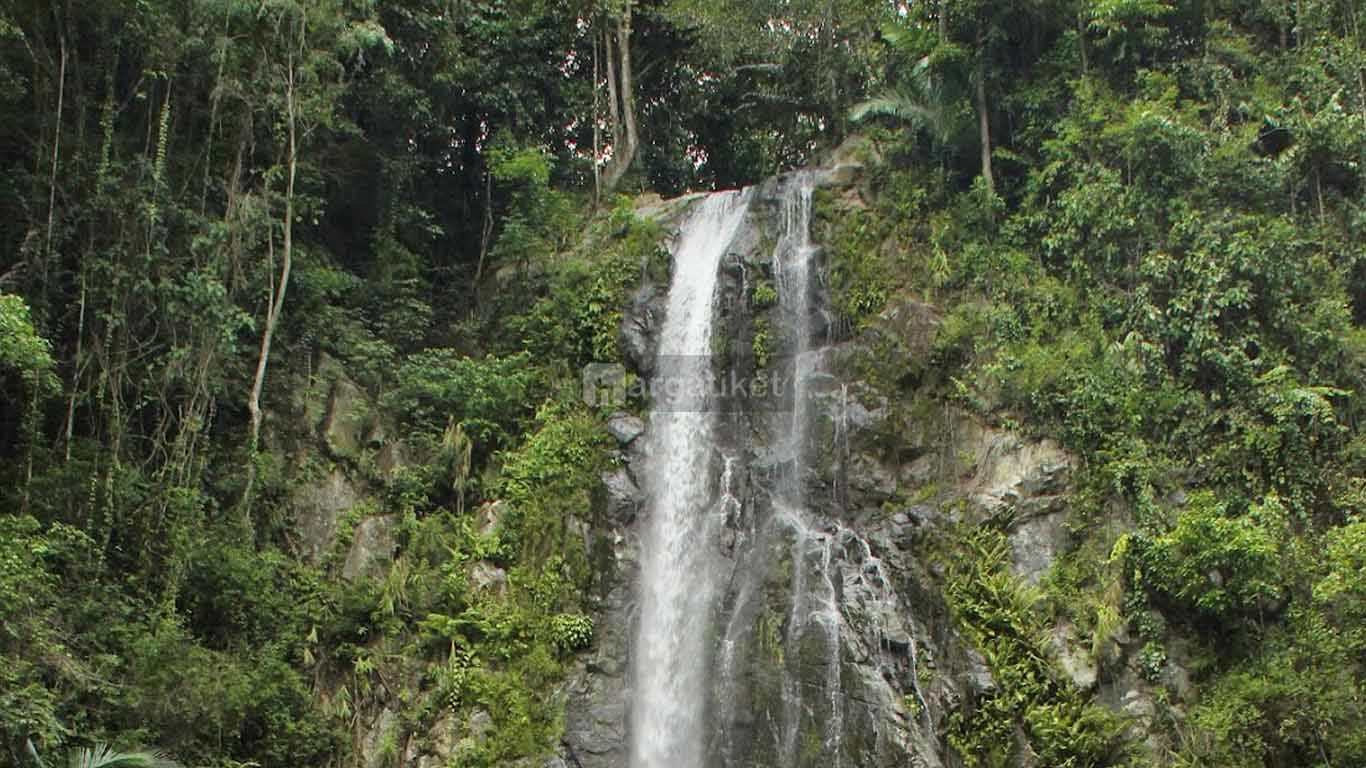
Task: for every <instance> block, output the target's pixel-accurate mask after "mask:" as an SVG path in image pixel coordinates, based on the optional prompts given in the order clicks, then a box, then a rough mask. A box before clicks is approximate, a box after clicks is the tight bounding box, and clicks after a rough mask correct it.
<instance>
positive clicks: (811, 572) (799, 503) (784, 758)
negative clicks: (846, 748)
mask: <svg viewBox="0 0 1366 768" xmlns="http://www.w3.org/2000/svg"><path fill="white" fill-rule="evenodd" d="M812 181H813V180H812V177H811V175H810V174H808V173H797V174H794V175H793V176H792V178H791V180H790V182H789V185H788V187H787V189H786V190H785V193H784V195H783V236H782V237H781V238H780V240H779V242H778V245H777V248H776V249H775V250H774V254H773V262H774V271H775V273H776V275H777V283H778V295H779V303H780V305H781V306H782V308H783V310H784V314H785V317H786V319H787V322H788V323H789V327H790V328H791V332H792V334H793V338H794V344H793V345H792V353H793V360H792V367H793V374H792V375H793V400H792V412H791V417H790V419H789V420H788V422H787V424H786V434H785V435H783V436H782V437H781V438H780V440H781V441H782V442H783V443H784V444H785V446H786V452H787V457H786V458H787V460H788V461H789V462H790V468H789V469H788V471H787V472H785V473H784V475H783V477H782V479H781V481H780V482H779V484H778V487H777V488H776V489H775V490H776V496H777V498H776V499H775V503H774V513H775V514H774V521H775V522H777V523H779V524H781V525H783V526H785V527H786V529H787V532H788V534H789V535H790V536H791V537H792V549H791V557H792V581H791V585H790V595H789V599H790V600H791V602H790V604H789V611H788V616H787V626H786V632H785V637H784V641H783V642H784V647H785V657H786V664H787V667H788V669H786V670H785V672H784V675H783V683H782V699H783V706H782V722H781V726H780V727H781V731H780V737H779V740H778V758H779V760H778V763H779V765H781V766H795V765H797V763H798V751H799V747H800V745H799V743H798V741H799V737H800V734H801V733H802V732H803V730H804V725H805V724H804V723H803V720H804V718H805V716H806V714H807V710H808V702H807V701H806V691H805V690H804V686H803V684H802V670H801V663H802V662H801V657H802V654H801V648H802V646H804V645H806V644H809V643H812V642H819V643H820V644H821V645H822V646H823V651H824V656H825V664H826V665H827V669H826V676H825V680H824V681H823V683H824V687H825V689H826V690H825V691H824V694H825V695H826V696H827V697H828V710H827V712H826V716H827V719H826V722H825V727H824V734H823V735H822V741H823V743H822V752H823V753H824V754H826V755H827V756H829V758H830V759H831V761H832V763H833V765H835V766H839V764H840V757H841V755H840V750H841V739H842V736H843V725H844V724H843V699H842V691H841V685H840V612H839V602H838V595H837V593H836V589H835V585H834V576H835V574H834V564H833V563H832V559H831V552H832V549H833V544H834V538H833V537H832V535H831V534H830V533H829V532H828V531H822V530H819V529H818V527H817V526H816V525H814V523H813V517H812V515H811V513H810V510H809V509H808V506H809V505H808V501H809V500H808V499H807V498H806V483H805V473H806V470H807V465H808V462H809V460H810V456H809V446H808V445H807V441H808V439H809V438H808V434H807V433H808V427H809V421H810V406H811V393H810V392H809V383H810V381H811V380H812V378H813V377H814V376H815V374H816V369H817V365H816V364H817V358H818V356H819V354H820V353H819V351H818V350H817V349H813V346H812V344H811V336H812V328H811V316H812V312H813V306H812V301H811V289H812V286H811V261H812V258H813V257H814V255H815V253H816V248H815V247H814V246H813V245H812V243H811V195H812V187H813V184H812ZM811 633H818V635H812V634H811Z"/></svg>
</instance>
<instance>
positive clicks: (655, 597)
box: [630, 192, 749, 768]
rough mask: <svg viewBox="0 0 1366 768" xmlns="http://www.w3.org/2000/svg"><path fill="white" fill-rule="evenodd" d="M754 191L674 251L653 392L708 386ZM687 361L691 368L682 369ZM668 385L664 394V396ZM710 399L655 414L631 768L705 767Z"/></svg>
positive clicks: (708, 214)
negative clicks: (726, 272) (726, 288)
mask: <svg viewBox="0 0 1366 768" xmlns="http://www.w3.org/2000/svg"><path fill="white" fill-rule="evenodd" d="M748 201H749V195H748V193H747V192H719V193H716V194H712V195H709V196H707V197H706V198H704V199H703V200H702V201H701V202H700V203H698V204H697V207H696V209H695V210H694V211H693V212H692V215H691V216H690V217H689V218H688V220H687V222H686V223H685V224H684V226H683V229H682V231H681V233H680V235H681V236H680V238H679V241H678V243H677V245H676V247H675V249H674V271H673V279H672V281H671V284H670V287H669V304H668V314H667V315H666V316H665V318H664V325H663V328H662V331H661V334H660V348H659V365H657V366H656V370H657V372H658V373H657V375H656V381H655V385H656V387H655V389H656V391H667V388H668V387H669V386H670V385H671V384H674V383H676V382H669V381H660V380H659V379H660V378H664V377H669V376H671V375H678V374H679V373H680V371H686V373H687V375H688V376H702V377H709V376H710V372H711V369H710V362H709V360H710V356H711V349H712V347H711V342H712V315H713V309H714V304H715V294H716V283H717V276H718V273H719V271H720V265H721V259H722V257H723V256H724V255H725V252H726V249H727V247H728V246H729V245H730V243H731V240H733V239H734V238H735V234H736V232H737V231H738V230H739V228H740V224H741V222H742V221H743V219H744V216H745V210H746V207H747V203H748ZM680 360H687V361H688V363H687V364H686V365H683V366H680V365H679V361H680ZM661 385H662V386H663V388H662V389H661ZM710 406H711V403H710V402H707V401H705V400H704V401H701V402H690V403H687V404H686V405H685V406H684V407H685V408H686V410H684V409H679V410H673V409H668V410H656V412H655V413H654V415H653V416H652V418H651V435H650V437H649V440H650V442H649V444H648V447H649V453H648V456H649V457H650V458H649V466H648V470H647V476H646V488H647V490H648V492H649V495H650V503H649V508H648V513H647V517H646V520H645V530H644V535H643V541H642V548H643V551H642V553H641V580H640V592H639V605H640V613H639V624H638V628H637V632H636V638H635V648H634V653H633V658H632V661H633V664H632V666H633V669H632V673H633V687H634V691H633V702H632V708H631V734H630V738H631V768H702V765H703V762H704V754H705V735H706V734H705V730H706V728H705V715H706V695H707V686H708V675H707V672H708V669H709V667H710V665H709V664H708V663H707V658H708V656H709V648H708V647H707V646H708V626H707V625H708V621H707V617H709V616H710V615H711V611H712V606H713V603H714V592H715V585H714V584H712V576H713V574H714V573H716V572H717V570H719V569H718V568H717V567H715V565H714V563H713V560H714V559H715V557H716V555H715V553H714V552H713V551H712V550H713V548H714V546H715V541H716V536H715V532H716V530H717V527H718V525H719V522H718V516H717V515H715V514H712V507H711V496H712V489H713V487H714V486H715V478H713V477H712V472H711V469H710V467H711V453H712V449H713V446H714V438H713V427H714V421H715V413H714V412H712V410H711V408H710Z"/></svg>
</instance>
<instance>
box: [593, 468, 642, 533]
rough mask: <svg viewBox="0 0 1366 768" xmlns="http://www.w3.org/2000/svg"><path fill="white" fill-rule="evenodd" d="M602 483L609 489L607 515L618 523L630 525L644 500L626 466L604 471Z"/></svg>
mask: <svg viewBox="0 0 1366 768" xmlns="http://www.w3.org/2000/svg"><path fill="white" fill-rule="evenodd" d="M602 484H603V487H604V488H606V489H607V516H608V518H609V519H610V520H612V522H614V523H616V524H618V525H630V524H631V522H632V521H633V520H635V517H636V513H637V511H638V510H639V509H640V503H641V500H642V496H641V492H640V489H639V488H637V487H636V483H635V481H634V480H632V479H631V474H630V473H629V472H627V471H626V469H625V468H620V469H617V470H615V471H612V472H604V473H602Z"/></svg>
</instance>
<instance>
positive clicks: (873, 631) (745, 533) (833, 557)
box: [562, 163, 1096, 768]
mask: <svg viewBox="0 0 1366 768" xmlns="http://www.w3.org/2000/svg"><path fill="white" fill-rule="evenodd" d="M811 178H813V179H814V182H815V183H816V184H817V185H818V186H825V187H827V188H833V190H834V192H835V194H836V195H838V196H839V197H840V199H842V200H844V201H846V202H847V204H852V205H857V204H858V199H857V198H858V189H859V183H860V182H859V168H858V166H857V165H855V164H848V163H846V164H841V165H838V166H836V167H834V168H833V169H825V170H818V171H815V172H814V173H813V176H812V177H811ZM797 183H798V182H797V177H796V176H793V175H787V176H782V177H777V178H775V179H770V180H769V181H767V182H765V183H764V184H763V185H761V186H760V187H759V188H758V189H757V190H756V193H755V194H754V195H753V196H752V203H751V207H750V211H749V214H748V220H747V222H746V224H745V226H744V228H743V230H742V232H741V234H740V235H739V236H738V237H737V238H736V240H735V241H734V242H733V243H732V245H731V249H730V254H729V255H728V257H727V258H726V259H725V261H724V263H723V267H722V282H721V284H720V287H719V288H718V294H719V295H718V298H717V308H716V312H717V313H718V318H717V328H718V335H719V336H720V338H719V339H718V340H717V343H716V344H715V346H716V364H717V365H718V366H720V367H721V368H723V373H724V375H733V376H736V377H739V378H740V379H741V380H746V379H753V378H754V377H756V376H761V375H763V374H765V373H770V372H773V371H775V370H779V369H782V368H783V366H784V365H787V368H786V370H787V372H788V373H791V371H792V369H794V368H798V367H800V366H796V365H795V364H792V362H791V361H790V360H787V358H785V357H784V355H786V354H788V353H791V352H793V351H796V350H801V349H810V350H812V352H811V353H810V357H811V360H810V361H808V365H807V366H806V369H805V370H804V372H803V373H802V375H803V376H805V377H806V378H805V379H804V381H805V391H806V393H807V402H808V407H805V408H802V409H800V412H799V417H800V418H804V419H805V420H806V423H805V424H804V429H803V430H802V432H803V433H804V434H805V435H806V436H807V443H808V445H807V448H806V458H805V461H803V462H796V463H794V462H793V461H792V460H791V457H790V456H789V455H787V454H785V453H784V450H783V446H782V445H781V440H782V437H783V435H784V429H783V428H782V423H783V420H784V419H791V418H792V415H791V413H790V411H789V410H785V409H784V407H777V408H765V407H759V406H756V405H755V404H754V403H753V402H748V403H747V402H744V401H739V400H737V401H734V402H724V403H722V404H721V406H722V407H721V410H722V411H723V412H722V413H721V414H720V415H719V416H718V423H719V425H720V426H719V429H718V440H717V443H718V444H717V445H716V446H714V450H713V463H714V465H715V475H716V477H717V478H718V481H717V489H716V494H717V495H718V497H719V496H720V495H721V494H730V495H731V496H732V497H733V498H734V500H735V503H734V505H733V507H732V509H731V511H730V512H729V513H728V515H727V520H726V523H725V527H724V532H723V534H722V535H721V536H720V538H719V540H718V541H716V542H715V543H714V546H715V548H716V550H717V551H718V553H720V554H721V555H723V556H724V558H725V562H726V563H727V568H728V569H729V572H728V573H726V574H723V575H722V577H721V579H720V581H721V583H723V584H728V585H729V586H728V587H727V588H726V590H725V594H724V598H723V599H722V600H721V602H720V603H719V604H718V605H717V606H716V607H715V615H714V616H713V617H712V622H711V624H712V626H713V627H714V628H715V634H716V637H715V640H714V643H713V650H712V654H713V655H712V657H711V658H708V659H703V660H699V663H706V664H709V665H711V668H712V670H713V677H714V685H713V695H712V697H711V700H710V701H709V703H708V706H709V718H710V720H711V722H712V723H713V725H714V728H713V734H714V735H713V737H712V741H711V743H710V745H709V758H708V764H709V765H715V766H741V765H743V766H775V768H776V767H777V766H818V765H819V766H829V765H836V766H850V767H852V766H859V767H863V766H868V767H870V768H871V767H873V766H905V765H914V766H952V765H957V764H958V761H957V758H956V757H955V756H954V754H953V752H952V751H951V750H950V749H949V748H948V746H947V744H946V741H945V733H946V727H947V719H948V717H949V715H950V714H951V713H952V712H954V711H956V710H959V709H960V708H964V707H968V708H970V707H972V706H973V703H974V702H975V701H977V700H978V699H979V698H980V697H981V696H982V695H984V694H986V693H988V692H990V691H993V690H994V688H995V685H996V684H995V682H994V681H993V679H992V676H991V673H990V671H989V669H988V667H987V665H986V663H985V662H984V660H983V658H982V656H981V655H980V654H979V653H978V652H977V651H976V650H974V649H973V648H971V647H970V646H969V645H968V644H966V643H965V642H964V641H963V639H962V638H960V637H959V636H958V635H957V633H956V632H955V631H954V629H953V624H952V621H951V620H950V617H949V615H948V610H947V607H946V605H945V602H944V599H943V597H942V596H941V594H940V591H939V587H940V583H941V579H940V578H939V576H940V574H936V573H935V572H934V569H933V568H932V567H931V566H930V564H929V558H928V553H929V551H930V548H931V547H932V546H933V543H934V541H935V538H936V536H937V535H938V533H939V532H940V531H942V530H943V529H944V528H945V527H946V526H950V525H953V524H955V523H958V522H964V521H967V522H972V521H978V520H982V519H985V518H988V517H992V516H1001V515H1009V516H1010V519H1011V520H1013V523H1012V535H1011V546H1012V553H1013V557H1014V566H1015V569H1016V573H1017V575H1018V576H1019V577H1020V578H1021V579H1023V580H1025V581H1029V582H1033V581H1037V580H1038V579H1039V578H1040V577H1041V576H1042V575H1043V573H1044V572H1046V571H1047V569H1048V568H1049V566H1050V565H1051V563H1052V562H1053V560H1054V558H1055V557H1056V556H1057V555H1058V553H1059V552H1060V551H1061V550H1062V549H1063V548H1064V547H1065V545H1066V532H1065V530H1064V528H1063V525H1062V521H1063V516H1064V515H1063V513H1064V500H1065V494H1066V492H1067V490H1068V483H1069V470H1070V468H1071V467H1072V465H1073V462H1074V459H1073V457H1070V456H1068V455H1067V454H1066V453H1064V452H1063V451H1061V450H1060V449H1059V448H1058V447H1057V446H1056V445H1054V444H1052V443H1050V442H1048V441H1043V442H1037V441H1031V440H1028V439H1025V438H1023V437H1021V436H1020V435H1017V434H1013V433H1011V432H1007V431H1003V430H1000V429H995V428H992V427H990V426H988V425H985V424H982V423H979V422H978V421H977V420H975V419H974V418H973V417H971V416H969V415H968V414H966V413H964V412H961V411H959V410H957V409H955V408H952V407H950V406H946V405H942V404H940V405H937V406H935V407H934V408H933V409H931V410H930V411H929V412H924V411H925V409H920V410H919V411H917V412H916V413H914V415H911V414H910V413H908V409H906V408H903V407H897V405H898V404H896V403H889V402H886V400H885V399H883V398H882V397H881V396H879V395H878V394H877V391H876V390H875V389H874V388H873V387H871V386H867V385H865V384H863V383H862V380H861V376H860V375H859V374H858V371H859V370H860V366H861V365H862V364H863V363H864V362H865V361H866V360H867V359H869V358H870V357H873V356H880V357H881V359H883V360H887V359H890V360H891V361H892V363H891V364H892V365H897V366H903V367H904V369H905V370H906V371H923V370H924V369H925V368H926V367H928V366H929V355H930V350H931V348H932V346H933V341H934V338H935V334H936V332H937V329H938V324H939V320H938V318H939V312H938V310H937V309H936V308H935V307H933V306H931V305H928V304H925V303H922V302H919V301H916V300H912V299H909V298H896V299H894V300H892V301H891V302H889V305H888V306H887V308H886V309H885V310H884V311H883V312H882V314H881V315H880V316H879V317H878V318H877V319H876V321H875V322H873V323H871V324H870V327H868V328H867V329H865V330H862V331H860V332H859V333H858V334H857V335H849V334H845V335H840V334H838V333H837V332H836V331H835V330H834V329H835V328H836V327H837V324H836V323H833V322H831V321H830V319H829V313H828V312H827V311H826V310H825V309H824V308H825V307H828V306H829V301H828V297H827V296H826V295H825V289H824V287H823V286H824V285H826V283H827V281H826V280H825V278H824V275H825V273H826V265H825V264H824V263H823V257H822V256H821V254H820V253H819V251H817V252H816V255H815V257H814V259H815V274H814V275H813V279H812V280H811V284H810V286H809V290H810V291H812V293H813V295H812V296H811V297H810V299H811V301H810V302H809V306H810V308H811V309H810V311H811V315H812V316H811V317H810V318H808V320H809V322H800V323H793V322H791V318H785V317H783V316H782V314H781V312H782V311H784V310H783V308H782V307H778V306H773V305H772V303H771V302H766V301H763V300H762V299H761V298H760V299H758V300H756V286H760V285H769V286H771V285H773V284H774V282H775V281H778V280H781V279H783V275H781V274H778V272H777V271H775V264H774V244H775V242H778V241H779V240H780V239H781V238H782V237H784V235H785V234H786V233H785V232H784V227H788V226H790V224H791V223H790V221H785V217H784V215H783V211H784V205H785V200H787V198H788V196H790V195H791V194H793V189H792V186H793V185H794V184H797ZM688 204H689V201H687V200H684V201H681V202H679V203H676V204H675V205H673V206H669V205H662V206H656V207H655V208H654V209H653V210H652V211H651V214H652V215H655V216H658V217H659V218H661V219H663V220H665V221H666V222H669V221H673V222H677V221H678V219H679V217H680V216H681V215H682V212H683V211H684V210H685V209H686V206H687V205H688ZM665 290H666V289H665V288H664V287H663V286H655V285H646V286H642V288H641V289H640V291H639V292H638V293H637V294H636V296H635V298H634V300H633V302H632V304H631V306H630V307H629V308H628V311H627V312H626V315H625V318H624V320H623V322H622V329H621V333H622V342H623V343H622V346H623V348H624V349H625V350H626V351H627V354H628V358H629V360H630V363H631V364H632V365H633V366H634V367H635V368H636V371H637V372H638V373H640V374H642V375H646V374H648V373H649V370H650V366H651V363H652V362H653V357H652V350H653V349H655V348H656V347H657V340H656V339H654V338H652V335H651V334H652V333H655V332H657V329H658V328H659V318H660V314H661V313H662V312H663V309H662V301H663V296H664V291H665ZM793 327H805V328H808V329H810V335H811V338H808V339H797V338H793V337H792V336H793V334H792V333H790V330H791V329H792V328H793ZM784 329H787V331H789V332H785V331H784ZM761 334H762V335H765V336H766V337H767V338H766V339H764V342H763V343H764V345H767V346H768V349H761V348H760V347H761V345H760V344H759V343H756V335H761ZM889 351H890V355H889ZM765 358H766V359H765ZM785 360H786V361H787V362H785ZM787 406H788V407H790V406H791V403H788V404H787ZM648 416H649V415H648V411H647V412H645V413H641V414H639V415H631V414H626V413H622V414H620V415H619V416H617V417H615V418H613V419H612V420H611V423H610V431H611V432H612V434H613V436H614V437H615V438H616V439H617V441H618V443H619V446H620V451H621V456H622V459H623V462H622V467H623V468H622V469H620V470H618V471H616V472H613V473H610V474H607V475H605V476H604V477H603V486H604V488H605V490H606V495H607V500H606V504H605V509H606V514H605V516H604V517H603V518H602V525H601V526H600V527H599V529H598V530H597V531H596V537H597V539H598V542H599V550H600V551H601V552H602V553H603V557H602V559H601V562H602V567H603V574H602V581H601V593H600V595H599V600H600V602H599V610H598V614H597V616H596V617H595V624H596V626H597V627H598V632H597V636H596V639H595V644H594V647H593V648H592V649H591V650H590V651H589V652H587V653H586V654H585V655H584V656H583V657H582V658H581V659H580V661H579V662H578V664H577V666H576V668H575V669H574V671H573V673H572V674H571V675H570V678H569V680H568V682H567V683H566V686H565V691H564V694H565V697H566V701H567V709H566V734H565V738H564V753H563V755H562V758H563V760H564V761H565V762H566V763H568V764H571V765H576V766H580V768H624V766H626V761H627V739H628V723H629V718H628V710H629V705H630V700H631V685H632V681H631V679H630V675H629V670H630V668H631V667H630V653H631V650H632V649H631V638H632V637H633V636H634V633H633V631H632V622H633V620H634V617H635V615H636V610H635V605H634V600H635V595H634V593H633V589H632V586H633V583H634V577H635V574H636V572H637V569H638V557H639V546H638V538H637V537H638V530H639V525H640V521H641V515H642V513H643V510H646V509H647V499H646V498H645V496H644V494H643V493H642V491H641V490H640V488H641V482H640V479H641V477H642V473H643V470H642V467H643V462H644V461H646V460H647V457H645V456H644V455H642V446H643V445H645V444H646V441H645V440H643V439H641V434H642V432H643V431H645V430H648V429H649V423H648ZM794 471H795V472H797V473H798V474H799V476H798V477H796V478H795V481H796V482H797V483H799V484H800V486H801V487H802V489H803V492H804V497H805V499H806V502H807V507H808V510H807V513H806V514H803V515H801V516H794V515H791V514H789V513H787V512H785V511H784V510H783V509H782V508H781V507H782V505H781V504H778V503H775V500H776V499H777V498H778V497H779V495H780V494H779V493H778V490H777V489H778V487H779V485H780V484H782V483H783V482H785V481H787V480H791V479H792V478H791V477H788V476H787V473H791V472H794ZM1058 638H1059V639H1058V640H1057V643H1058V648H1059V656H1060V658H1061V659H1064V660H1065V661H1064V662H1063V665H1064V667H1065V668H1066V670H1067V673H1068V674H1069V675H1070V676H1072V677H1073V679H1074V680H1075V681H1076V682H1077V683H1078V685H1082V686H1087V687H1089V686H1094V685H1095V679H1096V670H1095V666H1094V664H1092V663H1091V661H1090V660H1089V659H1088V658H1087V656H1086V653H1085V652H1084V651H1080V650H1078V649H1076V648H1075V645H1076V640H1075V638H1074V637H1072V636H1071V635H1070V634H1068V633H1067V632H1066V631H1060V632H1059V633H1058Z"/></svg>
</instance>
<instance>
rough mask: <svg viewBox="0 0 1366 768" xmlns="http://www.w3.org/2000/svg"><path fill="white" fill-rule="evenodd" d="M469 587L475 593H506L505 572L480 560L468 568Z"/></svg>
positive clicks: (506, 577) (506, 579) (506, 580)
mask: <svg viewBox="0 0 1366 768" xmlns="http://www.w3.org/2000/svg"><path fill="white" fill-rule="evenodd" d="M470 585H471V586H473V587H474V588H475V590H477V591H489V592H493V593H494V594H502V593H503V592H505V591H507V585H508V575H507V571H504V570H503V569H502V568H499V567H498V566H496V565H494V564H493V563H490V562H488V561H486V560H480V561H479V562H477V563H475V564H474V565H472V566H470Z"/></svg>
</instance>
